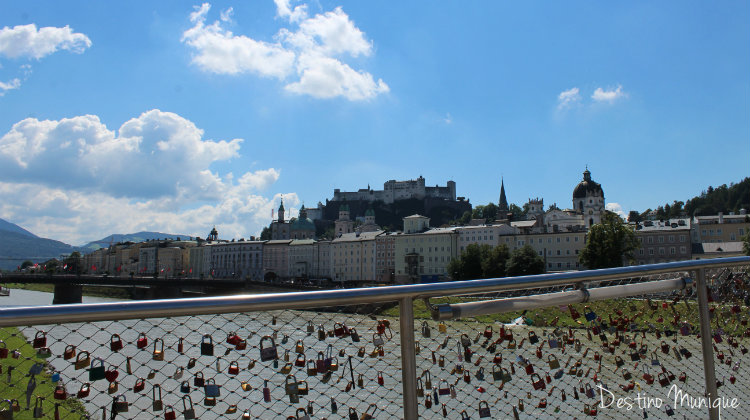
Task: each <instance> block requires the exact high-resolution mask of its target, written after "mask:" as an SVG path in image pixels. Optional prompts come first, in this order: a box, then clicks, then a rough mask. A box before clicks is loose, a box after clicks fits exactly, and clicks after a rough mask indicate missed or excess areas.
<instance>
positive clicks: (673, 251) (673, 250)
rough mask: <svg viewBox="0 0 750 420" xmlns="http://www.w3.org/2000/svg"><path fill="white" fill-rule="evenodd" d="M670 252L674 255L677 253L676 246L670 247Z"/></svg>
mask: <svg viewBox="0 0 750 420" xmlns="http://www.w3.org/2000/svg"><path fill="white" fill-rule="evenodd" d="M669 254H670V255H674V254H675V249H674V247H670V248H669Z"/></svg>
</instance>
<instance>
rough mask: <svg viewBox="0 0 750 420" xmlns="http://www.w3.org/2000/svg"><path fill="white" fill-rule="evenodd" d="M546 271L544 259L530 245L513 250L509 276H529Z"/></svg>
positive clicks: (509, 263) (509, 264)
mask: <svg viewBox="0 0 750 420" xmlns="http://www.w3.org/2000/svg"><path fill="white" fill-rule="evenodd" d="M542 273H544V260H543V259H542V257H540V256H539V254H537V252H536V251H535V250H534V248H532V247H531V246H529V245H524V246H523V247H521V248H518V249H516V250H514V251H513V254H512V255H511V256H510V261H509V262H508V273H507V274H508V276H527V275H531V274H542Z"/></svg>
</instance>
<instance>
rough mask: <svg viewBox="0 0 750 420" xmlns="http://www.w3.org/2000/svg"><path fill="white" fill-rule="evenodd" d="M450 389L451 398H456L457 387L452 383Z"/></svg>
mask: <svg viewBox="0 0 750 420" xmlns="http://www.w3.org/2000/svg"><path fill="white" fill-rule="evenodd" d="M450 389H451V399H455V398H456V395H458V394H457V393H456V387H455V386H454V385H453V384H451V386H450Z"/></svg>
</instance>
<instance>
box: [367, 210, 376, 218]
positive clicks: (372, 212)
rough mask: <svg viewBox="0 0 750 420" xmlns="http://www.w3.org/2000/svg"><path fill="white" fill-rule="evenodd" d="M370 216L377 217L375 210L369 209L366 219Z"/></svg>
mask: <svg viewBox="0 0 750 420" xmlns="http://www.w3.org/2000/svg"><path fill="white" fill-rule="evenodd" d="M368 216H372V217H375V210H373V209H367V211H365V217H368Z"/></svg>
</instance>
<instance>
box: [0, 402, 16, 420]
mask: <svg viewBox="0 0 750 420" xmlns="http://www.w3.org/2000/svg"><path fill="white" fill-rule="evenodd" d="M0 402H2V401H0ZM5 402H7V403H8V408H7V409H2V410H0V420H13V402H12V401H11V400H5Z"/></svg>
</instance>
